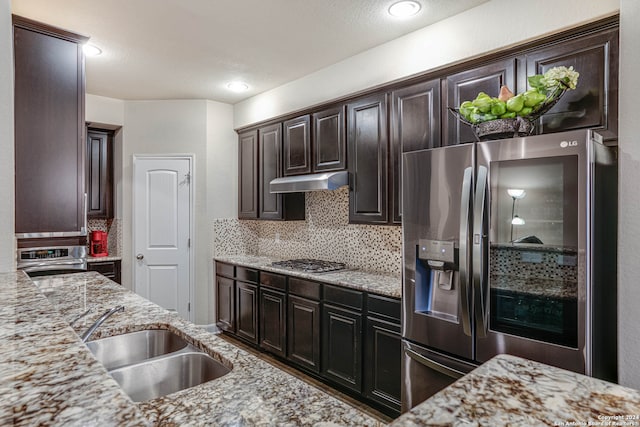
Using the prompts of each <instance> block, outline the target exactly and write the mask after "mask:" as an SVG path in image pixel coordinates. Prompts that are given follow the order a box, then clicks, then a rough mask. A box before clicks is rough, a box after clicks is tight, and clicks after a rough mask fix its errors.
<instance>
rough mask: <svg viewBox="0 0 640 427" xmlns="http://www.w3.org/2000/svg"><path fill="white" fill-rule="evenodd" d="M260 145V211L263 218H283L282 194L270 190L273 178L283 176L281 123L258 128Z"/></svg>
mask: <svg viewBox="0 0 640 427" xmlns="http://www.w3.org/2000/svg"><path fill="white" fill-rule="evenodd" d="M258 138H259V144H258V145H259V147H260V156H259V158H260V166H259V174H260V180H259V186H260V197H259V199H260V213H259V214H258V216H259V217H260V218H263V219H282V195H280V194H272V193H270V192H269V183H270V182H271V180H272V179H274V178H278V177H280V176H282V164H281V159H282V127H281V125H280V123H277V124H275V125H270V126H265V127H262V128H260V129H259V130H258Z"/></svg>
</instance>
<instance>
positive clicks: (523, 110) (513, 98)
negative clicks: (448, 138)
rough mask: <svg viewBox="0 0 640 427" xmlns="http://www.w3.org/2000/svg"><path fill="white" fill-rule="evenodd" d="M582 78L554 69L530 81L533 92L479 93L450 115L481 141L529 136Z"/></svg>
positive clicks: (567, 69)
mask: <svg viewBox="0 0 640 427" xmlns="http://www.w3.org/2000/svg"><path fill="white" fill-rule="evenodd" d="M578 76H579V74H578V73H577V72H576V71H574V70H573V67H569V68H566V67H555V68H552V69H550V70H548V71H547V72H546V73H544V74H536V75H535V76H531V77H529V78H528V81H529V85H530V86H531V89H529V90H527V91H526V92H524V93H520V94H518V95H515V94H513V93H512V92H511V91H510V90H509V88H508V87H507V86H502V87H501V88H500V94H499V95H498V97H496V98H492V97H490V96H489V95H487V94H486V93H484V92H480V93H479V94H478V96H477V97H476V99H474V100H473V101H464V102H462V103H461V104H460V107H459V108H451V107H449V111H450V112H451V113H452V114H453V115H454V116H456V118H457V119H458V120H459V121H461V122H462V123H464V124H466V125H468V126H470V127H471V129H472V130H473V133H474V134H475V136H476V139H477V140H478V141H485V140H492V139H503V138H512V137H521V136H528V135H531V134H532V133H533V130H534V128H535V121H536V120H537V119H538V118H539V117H540V116H542V115H543V114H545V113H546V112H547V111H549V110H550V109H551V108H553V106H554V105H556V104H557V103H558V101H559V100H560V98H562V96H563V95H564V93H565V92H566V91H567V90H571V89H575V87H576V85H577V82H578Z"/></svg>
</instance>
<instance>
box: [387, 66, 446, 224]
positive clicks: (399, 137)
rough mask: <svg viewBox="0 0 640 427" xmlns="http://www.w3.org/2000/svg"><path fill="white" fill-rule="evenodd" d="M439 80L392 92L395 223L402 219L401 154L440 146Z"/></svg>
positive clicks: (392, 183) (391, 185)
mask: <svg viewBox="0 0 640 427" xmlns="http://www.w3.org/2000/svg"><path fill="white" fill-rule="evenodd" d="M440 108H441V106H440V79H435V80H430V81H428V82H424V83H418V84H415V85H412V86H409V87H405V88H401V89H398V90H395V91H393V92H391V173H390V174H389V179H390V181H391V182H390V185H389V188H390V190H391V195H390V200H391V202H392V203H391V204H392V206H391V208H390V209H391V212H392V213H393V218H392V222H393V223H396V224H399V223H400V222H401V219H402V218H401V209H402V191H401V189H402V182H401V179H402V153H406V152H409V151H416V150H424V149H427V148H434V147H439V146H440Z"/></svg>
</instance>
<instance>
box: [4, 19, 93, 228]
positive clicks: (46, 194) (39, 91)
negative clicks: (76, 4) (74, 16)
mask: <svg viewBox="0 0 640 427" xmlns="http://www.w3.org/2000/svg"><path fill="white" fill-rule="evenodd" d="M36 27H37V28H36ZM45 27H46V26H44V25H41V24H39V23H35V22H33V21H26V20H25V21H22V19H21V18H19V17H15V16H14V29H13V40H14V51H13V52H14V58H13V60H14V61H13V63H14V79H15V81H14V84H15V86H14V88H15V232H16V234H17V235H18V237H19V238H30V237H53V233H56V234H57V235H56V237H62V236H81V235H84V234H86V216H85V206H84V193H85V178H84V167H85V165H84V162H85V139H84V132H85V123H84V60H83V56H82V46H80V44H79V42H80V40H72V39H70V37H71V36H72V34H71V33H68V32H66V31H61V30H58V29H54V28H49V27H47V28H45ZM40 30H41V31H42V32H41V31H40ZM58 33H60V34H59V35H58ZM83 40H84V41H86V39H85V38H83ZM6 54H7V53H6V52H5V55H6ZM4 155H6V153H5V154H4ZM43 233H44V234H43ZM34 234H37V235H34Z"/></svg>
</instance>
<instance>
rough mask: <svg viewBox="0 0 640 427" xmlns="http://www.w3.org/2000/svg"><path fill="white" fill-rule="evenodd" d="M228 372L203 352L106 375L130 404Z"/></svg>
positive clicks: (159, 360) (168, 358) (153, 361)
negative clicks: (113, 380)
mask: <svg viewBox="0 0 640 427" xmlns="http://www.w3.org/2000/svg"><path fill="white" fill-rule="evenodd" d="M229 372H230V369H229V368H227V367H226V366H224V365H223V364H221V363H220V362H218V361H216V360H215V359H213V358H212V357H211V356H209V355H207V354H204V353H196V352H190V353H179V354H175V355H168V356H165V357H161V358H157V359H153V360H148V361H146V362H141V363H138V364H136V365H131V366H125V367H123V368H119V369H114V370H112V371H110V372H109V373H110V374H111V376H112V377H113V378H114V379H115V380H116V381H117V382H118V384H120V387H122V389H123V390H124V391H125V392H126V393H127V394H128V395H129V397H130V398H131V399H132V400H133V401H134V402H142V401H145V400H149V399H154V398H156V397H160V396H164V395H167V394H170V393H175V392H177V391H180V390H184V389H186V388H189V387H194V386H196V385H198V384H202V383H205V382H207V381H211V380H214V379H216V378H220V377H222V376H223V375H226V374H228V373H229Z"/></svg>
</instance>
